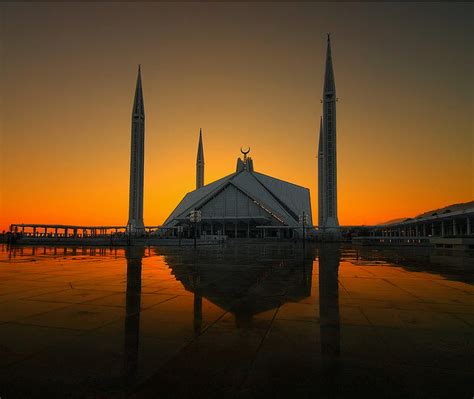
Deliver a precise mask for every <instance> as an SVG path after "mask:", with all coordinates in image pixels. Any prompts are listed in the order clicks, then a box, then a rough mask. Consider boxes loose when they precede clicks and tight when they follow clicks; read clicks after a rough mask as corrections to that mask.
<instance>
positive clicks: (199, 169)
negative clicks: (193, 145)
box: [196, 129, 204, 190]
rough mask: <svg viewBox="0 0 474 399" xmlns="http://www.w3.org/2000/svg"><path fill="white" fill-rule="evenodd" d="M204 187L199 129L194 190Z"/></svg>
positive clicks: (202, 155)
mask: <svg viewBox="0 0 474 399" xmlns="http://www.w3.org/2000/svg"><path fill="white" fill-rule="evenodd" d="M202 186H204V149H203V147H202V129H199V144H198V151H197V159H196V190H197V189H198V188H201V187H202Z"/></svg>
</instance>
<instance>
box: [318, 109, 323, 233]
mask: <svg viewBox="0 0 474 399" xmlns="http://www.w3.org/2000/svg"><path fill="white" fill-rule="evenodd" d="M323 187H324V186H323V117H321V118H320V120H319V145H318V226H319V227H321V226H323V224H324V220H325V214H324V213H325V212H324V192H323Z"/></svg>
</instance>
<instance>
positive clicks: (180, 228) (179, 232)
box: [178, 226, 183, 246]
mask: <svg viewBox="0 0 474 399" xmlns="http://www.w3.org/2000/svg"><path fill="white" fill-rule="evenodd" d="M182 232H183V226H178V242H179V246H181V233H182Z"/></svg>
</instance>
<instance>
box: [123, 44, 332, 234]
mask: <svg viewBox="0 0 474 399" xmlns="http://www.w3.org/2000/svg"><path fill="white" fill-rule="evenodd" d="M322 104H323V107H322V108H323V110H322V111H323V112H322V117H321V123H320V134H319V148H318V152H317V154H318V216H319V217H318V234H321V233H327V234H337V232H338V231H339V223H338V218H337V173H336V90H335V83H334V72H333V66H332V56H331V43H330V38H329V35H328V41H327V52H326V68H325V77H324V89H323V99H322ZM132 114H133V115H132V151H131V166H130V172H131V173H130V203H129V222H128V224H127V228H128V230H129V231H135V232H139V231H143V229H144V226H145V225H144V223H143V172H144V162H143V158H144V121H145V111H144V106H143V94H142V84H141V76H140V71H139V74H138V80H137V88H136V91H135V101H134V107H133V112H132ZM315 143H316V140H315ZM315 150H316V145H315ZM241 152H242V155H243V156H242V157H239V158H238V159H237V164H236V168H235V172H234V173H232V174H230V175H228V176H225V177H222V178H221V179H219V180H216V181H214V182H212V183H209V184H204V166H205V163H204V146H203V137H202V131H200V133H199V142H198V151H197V159H196V188H195V190H194V191H191V192H188V193H187V194H186V195H185V196H184V198H183V199H182V200H181V201H180V202H179V204H178V205H177V206H176V208H175V209H174V210H173V211H172V212H171V214H170V215H169V216H168V218H167V219H166V220H165V222H164V223H163V225H162V226H160V228H159V230H158V231H157V233H158V234H159V235H160V236H162V237H166V236H168V237H170V236H174V237H175V236H178V235H179V236H182V237H192V236H194V235H195V234H196V235H197V236H200V237H203V236H204V237H207V236H226V237H228V238H270V237H274V238H287V239H293V238H302V237H304V236H305V228H306V232H307V235H312V234H315V232H316V231H315V230H314V226H313V219H312V211H311V199H310V190H309V189H308V188H305V187H302V186H299V185H296V184H293V183H290V182H286V181H283V180H280V179H277V178H275V177H272V176H268V175H266V174H263V173H260V172H257V171H256V170H255V167H254V162H253V159H252V158H251V157H250V156H249V155H248V154H249V152H250V147H249V148H248V150H243V149H242V148H241ZM315 153H316V151H315ZM315 175H316V173H315ZM192 214H194V215H196V214H199V216H200V218H199V219H200V220H199V223H193V216H192Z"/></svg>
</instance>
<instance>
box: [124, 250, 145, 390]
mask: <svg viewBox="0 0 474 399" xmlns="http://www.w3.org/2000/svg"><path fill="white" fill-rule="evenodd" d="M144 253H145V248H143V247H133V246H131V247H127V248H126V249H125V257H126V259H127V294H126V302H125V303H126V305H125V306H126V308H125V309H126V311H125V312H126V317H125V326H124V330H125V345H124V346H125V347H124V354H125V355H124V374H125V378H124V381H125V389H126V391H127V392H130V391H131V390H133V388H134V384H135V383H136V377H137V369H138V346H139V337H140V304H141V290H142V258H143V255H144Z"/></svg>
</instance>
